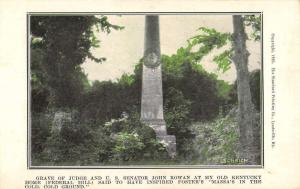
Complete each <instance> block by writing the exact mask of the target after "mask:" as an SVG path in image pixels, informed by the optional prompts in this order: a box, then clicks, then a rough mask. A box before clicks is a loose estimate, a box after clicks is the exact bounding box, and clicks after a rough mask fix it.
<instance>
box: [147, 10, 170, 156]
mask: <svg viewBox="0 0 300 189" xmlns="http://www.w3.org/2000/svg"><path fill="white" fill-rule="evenodd" d="M141 121H142V122H143V123H145V124H147V125H149V126H150V127H151V128H153V130H154V131H155V133H156V138H157V139H158V140H159V141H160V142H161V143H162V144H163V145H164V146H165V147H166V149H167V152H168V154H169V156H170V157H172V158H173V157H175V155H176V138H175V136H174V135H168V134H167V129H166V123H165V121H164V114H163V92H162V74H161V65H160V40H159V18H158V16H154V15H148V16H146V20H145V44H144V63H143V78H142V103H141Z"/></svg>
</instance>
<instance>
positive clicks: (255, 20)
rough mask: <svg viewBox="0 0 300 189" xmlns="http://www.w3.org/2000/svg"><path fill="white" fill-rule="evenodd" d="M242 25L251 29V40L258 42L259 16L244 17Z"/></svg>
mask: <svg viewBox="0 0 300 189" xmlns="http://www.w3.org/2000/svg"><path fill="white" fill-rule="evenodd" d="M244 23H245V25H246V26H251V27H252V30H253V32H252V33H251V38H252V39H254V40H255V41H259V40H260V38H261V37H260V36H261V34H260V32H261V15H245V16H244Z"/></svg>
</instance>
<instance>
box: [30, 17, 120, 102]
mask: <svg viewBox="0 0 300 189" xmlns="http://www.w3.org/2000/svg"><path fill="white" fill-rule="evenodd" d="M94 27H97V28H98V30H99V29H100V30H101V31H103V32H106V33H110V31H111V28H113V29H116V30H120V29H122V27H120V26H117V25H113V24H111V23H109V22H108V20H107V17H106V16H101V17H96V16H31V17H30V29H31V30H30V32H31V35H32V37H31V49H32V51H31V57H32V59H33V65H32V67H31V68H32V70H33V75H32V78H33V79H35V80H36V82H32V85H33V88H34V85H35V84H37V83H38V82H37V80H40V81H41V82H42V83H43V86H45V87H46V88H47V91H48V92H49V93H50V94H48V95H47V97H48V96H50V97H51V99H52V100H51V101H50V102H51V103H52V105H54V106H56V107H72V106H74V105H75V103H76V101H77V100H78V99H79V98H80V95H81V94H82V91H84V89H85V88H86V87H87V86H88V81H87V78H86V75H85V74H84V73H83V71H82V69H81V67H80V64H82V63H83V62H84V61H85V59H86V58H89V59H92V60H94V61H95V62H99V63H100V62H103V61H104V60H105V58H103V57H100V58H97V57H94V56H93V55H92V53H91V49H92V48H94V47H99V43H100V41H99V40H97V38H96V36H95V34H94V31H93V28H94ZM36 66H38V67H41V69H42V70H43V76H42V77H41V78H40V77H39V76H40V75H39V74H36V73H37V72H36V69H35V68H36ZM44 93H46V92H44ZM39 94H40V92H39V91H34V94H33V96H32V97H33V98H40V96H39ZM44 96H45V95H44ZM44 98H46V97H44ZM40 101H41V100H40ZM50 102H49V100H47V99H44V101H43V102H41V103H43V104H44V103H50Z"/></svg>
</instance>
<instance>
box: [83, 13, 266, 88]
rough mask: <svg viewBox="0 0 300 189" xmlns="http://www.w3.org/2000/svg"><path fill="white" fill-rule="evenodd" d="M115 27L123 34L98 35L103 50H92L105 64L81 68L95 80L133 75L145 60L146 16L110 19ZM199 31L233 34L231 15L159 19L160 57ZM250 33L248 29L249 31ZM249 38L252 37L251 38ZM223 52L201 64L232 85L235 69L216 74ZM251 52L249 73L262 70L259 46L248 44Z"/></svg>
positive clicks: (203, 60) (163, 17) (165, 17)
mask: <svg viewBox="0 0 300 189" xmlns="http://www.w3.org/2000/svg"><path fill="white" fill-rule="evenodd" d="M108 20H109V22H110V23H112V24H116V25H120V26H124V27H125V28H124V29H123V30H121V31H115V30H112V32H111V33H110V34H105V33H103V32H100V33H96V36H97V38H98V39H100V41H101V43H100V47H99V48H95V49H93V50H92V53H93V54H94V55H95V56H96V57H105V58H106V59H107V60H106V61H105V62H103V63H102V64H99V63H95V62H93V61H91V60H87V61H86V62H85V63H84V64H83V65H82V68H83V69H84V71H85V73H86V74H87V75H88V79H89V80H91V81H93V80H99V81H103V80H113V81H115V80H116V79H117V78H119V77H121V75H122V74H123V73H133V70H134V66H135V65H136V63H137V62H138V61H139V59H140V58H142V56H143V51H144V20H145V16H144V15H123V16H108ZM199 27H208V28H215V29H216V30H217V31H219V32H230V33H232V32H233V24H232V16H231V15H160V43H161V54H166V55H171V54H175V53H176V51H177V49H179V48H180V47H186V45H187V42H186V40H187V39H189V38H191V37H193V36H195V35H196V34H198V33H199V32H198V31H196V30H197V29H198V28H199ZM248 31H249V29H248ZM249 36H250V35H249ZM225 48H226V47H224V48H221V49H219V50H216V51H213V52H212V53H210V54H209V55H207V56H206V57H205V58H203V59H202V61H201V62H200V63H201V64H202V65H203V66H204V68H205V69H206V70H207V71H208V72H213V73H217V74H218V76H219V79H223V80H226V81H229V82H231V83H232V82H233V81H234V80H235V79H236V72H235V68H234V65H233V64H232V65H231V69H230V70H228V71H227V72H225V73H224V74H223V73H222V72H221V71H219V72H218V71H217V65H216V64H215V63H214V62H213V61H212V59H213V56H214V55H215V54H216V53H218V52H219V53H220V52H222V51H223V50H224V49H225ZM247 48H248V51H249V52H250V57H249V66H248V67H249V71H252V70H254V69H260V67H261V65H260V64H261V45H260V42H254V41H250V40H248V41H247Z"/></svg>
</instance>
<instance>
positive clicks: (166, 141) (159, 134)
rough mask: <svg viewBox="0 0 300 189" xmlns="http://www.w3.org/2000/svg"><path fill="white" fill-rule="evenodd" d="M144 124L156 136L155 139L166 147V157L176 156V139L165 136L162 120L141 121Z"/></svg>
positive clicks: (164, 124)
mask: <svg viewBox="0 0 300 189" xmlns="http://www.w3.org/2000/svg"><path fill="white" fill-rule="evenodd" d="M141 121H142V122H143V123H144V124H146V125H149V126H150V127H151V128H152V129H153V130H154V132H155V134H156V139H157V140H158V141H159V142H160V143H161V144H163V145H164V146H165V147H166V150H167V152H168V155H169V156H170V157H171V158H174V157H175V156H176V137H175V136H174V135H168V134H167V127H166V123H165V121H164V120H160V119H157V120H141Z"/></svg>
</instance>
